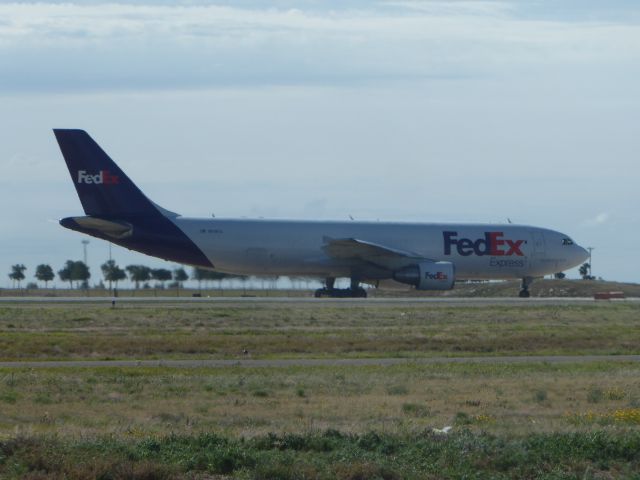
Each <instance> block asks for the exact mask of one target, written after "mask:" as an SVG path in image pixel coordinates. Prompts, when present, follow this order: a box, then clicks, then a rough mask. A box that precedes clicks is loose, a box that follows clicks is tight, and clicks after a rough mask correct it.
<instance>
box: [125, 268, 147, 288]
mask: <svg viewBox="0 0 640 480" xmlns="http://www.w3.org/2000/svg"><path fill="white" fill-rule="evenodd" d="M125 269H126V270H127V272H129V279H131V281H133V282H134V283H135V284H136V290H137V289H139V288H140V282H146V281H148V280H149V279H150V278H151V269H150V268H149V267H147V266H145V265H127V266H126V267H125Z"/></svg>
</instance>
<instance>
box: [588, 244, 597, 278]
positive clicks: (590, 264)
mask: <svg viewBox="0 0 640 480" xmlns="http://www.w3.org/2000/svg"><path fill="white" fill-rule="evenodd" d="M587 250H589V276H590V277H593V275H592V269H591V266H592V263H591V251H592V250H595V247H587Z"/></svg>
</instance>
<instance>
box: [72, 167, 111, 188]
mask: <svg viewBox="0 0 640 480" xmlns="http://www.w3.org/2000/svg"><path fill="white" fill-rule="evenodd" d="M78 183H85V184H87V185H116V184H118V183H120V178H119V177H118V176H117V175H112V174H111V172H109V170H100V171H99V172H98V173H87V171H86V170H78Z"/></svg>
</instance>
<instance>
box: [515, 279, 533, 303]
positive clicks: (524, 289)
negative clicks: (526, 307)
mask: <svg viewBox="0 0 640 480" xmlns="http://www.w3.org/2000/svg"><path fill="white" fill-rule="evenodd" d="M532 282H533V278H531V277H524V278H523V279H522V282H521V283H520V291H519V292H518V296H519V297H520V298H529V297H530V296H531V293H529V286H530V285H531V283H532Z"/></svg>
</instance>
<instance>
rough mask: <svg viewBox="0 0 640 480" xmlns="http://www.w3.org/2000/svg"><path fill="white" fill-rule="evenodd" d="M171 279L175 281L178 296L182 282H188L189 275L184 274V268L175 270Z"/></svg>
mask: <svg viewBox="0 0 640 480" xmlns="http://www.w3.org/2000/svg"><path fill="white" fill-rule="evenodd" d="M173 279H174V280H175V281H176V286H177V288H178V295H180V287H181V286H182V282H184V281H186V280H189V275H187V272H185V270H184V268H182V267H181V268H176V269H175V270H174V271H173Z"/></svg>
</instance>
